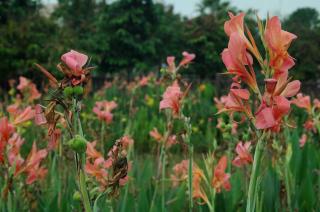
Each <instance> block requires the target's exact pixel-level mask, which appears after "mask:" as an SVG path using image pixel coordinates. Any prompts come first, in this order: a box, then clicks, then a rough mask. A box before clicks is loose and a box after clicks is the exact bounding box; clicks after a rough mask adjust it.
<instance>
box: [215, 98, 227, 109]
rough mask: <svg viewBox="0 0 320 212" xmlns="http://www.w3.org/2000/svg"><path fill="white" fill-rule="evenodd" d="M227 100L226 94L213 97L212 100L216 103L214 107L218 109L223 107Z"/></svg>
mask: <svg viewBox="0 0 320 212" xmlns="http://www.w3.org/2000/svg"><path fill="white" fill-rule="evenodd" d="M227 101H228V96H221V97H220V99H218V98H217V97H214V102H215V103H216V107H217V109H218V111H219V110H222V109H224V107H225V104H226V102H227Z"/></svg>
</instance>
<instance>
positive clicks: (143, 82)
mask: <svg viewBox="0 0 320 212" xmlns="http://www.w3.org/2000/svg"><path fill="white" fill-rule="evenodd" d="M148 82H149V77H146V76H143V77H142V78H141V79H140V81H139V86H140V87H143V86H147V85H148Z"/></svg>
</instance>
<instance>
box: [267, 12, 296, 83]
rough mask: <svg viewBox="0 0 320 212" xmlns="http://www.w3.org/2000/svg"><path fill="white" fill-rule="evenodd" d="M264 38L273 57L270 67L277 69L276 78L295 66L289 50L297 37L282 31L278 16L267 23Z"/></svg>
mask: <svg viewBox="0 0 320 212" xmlns="http://www.w3.org/2000/svg"><path fill="white" fill-rule="evenodd" d="M264 36H265V41H266V44H267V46H268V48H269V54H270V57H271V58H270V66H271V67H273V68H274V69H275V77H276V76H277V75H279V74H282V73H283V72H287V71H288V70H289V69H290V68H292V67H293V66H294V64H295V63H294V60H293V58H292V57H291V56H290V55H289V54H288V52H287V50H288V48H289V47H290V44H291V42H292V41H293V40H294V39H296V38H297V36H296V35H294V34H292V33H290V32H287V31H284V30H282V29H281V23H280V20H279V18H278V17H276V16H275V17H272V18H271V19H270V20H268V21H267V26H266V30H265V35H264Z"/></svg>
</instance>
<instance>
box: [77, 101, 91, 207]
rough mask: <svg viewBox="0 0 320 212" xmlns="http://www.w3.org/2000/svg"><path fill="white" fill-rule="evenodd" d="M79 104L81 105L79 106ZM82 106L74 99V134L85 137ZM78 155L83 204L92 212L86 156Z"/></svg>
mask: <svg viewBox="0 0 320 212" xmlns="http://www.w3.org/2000/svg"><path fill="white" fill-rule="evenodd" d="M78 104H79V105H78ZM80 104H81V102H77V100H76V99H75V98H74V99H73V108H74V115H75V119H76V120H75V121H74V132H77V133H79V134H80V135H81V136H84V134H83V130H82V125H81V120H80V115H79V113H80V110H81V108H80ZM75 154H76V162H77V166H78V178H79V187H80V192H81V197H82V202H83V206H84V209H85V211H86V212H92V208H91V204H90V199H89V195H88V191H87V185H86V181H85V173H84V170H83V166H82V164H83V163H84V162H85V156H84V155H82V157H81V155H78V154H77V153H75Z"/></svg>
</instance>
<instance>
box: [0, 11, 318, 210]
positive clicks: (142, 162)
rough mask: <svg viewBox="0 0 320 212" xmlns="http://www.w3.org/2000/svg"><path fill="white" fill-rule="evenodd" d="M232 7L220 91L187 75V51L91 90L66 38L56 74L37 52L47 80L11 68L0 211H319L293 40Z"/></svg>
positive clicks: (83, 63)
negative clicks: (226, 81)
mask: <svg viewBox="0 0 320 212" xmlns="http://www.w3.org/2000/svg"><path fill="white" fill-rule="evenodd" d="M229 16H230V20H228V21H227V22H225V24H224V29H225V33H226V36H228V37H229V43H228V46H227V47H226V48H225V50H224V51H223V52H222V53H221V59H222V61H223V63H224V64H225V66H226V72H225V74H226V75H225V76H226V78H227V77H229V76H230V78H232V82H231V83H230V89H229V90H226V91H224V92H223V94H224V95H221V96H219V95H218V94H217V92H216V88H215V85H214V84H213V83H212V82H200V83H194V82H193V81H192V79H190V78H188V79H187V78H186V77H184V74H185V73H186V72H188V67H189V66H192V63H194V62H196V59H197V57H196V55H195V54H192V53H188V52H186V51H185V52H183V53H182V56H179V55H176V57H175V56H168V57H167V64H166V66H164V67H163V68H162V69H161V70H159V72H157V73H150V74H149V75H146V76H139V77H136V78H135V79H134V80H130V81H127V80H126V79H123V78H122V77H121V76H115V77H114V78H113V80H112V81H106V82H105V84H104V86H103V87H101V88H100V89H99V90H95V91H93V90H92V87H93V86H92V83H94V82H93V81H92V80H91V73H92V72H94V71H95V70H94V67H91V66H90V62H88V61H89V58H88V56H87V55H85V54H83V53H80V52H77V51H74V50H71V51H70V52H67V53H65V54H62V56H61V61H57V63H58V65H57V69H58V70H59V71H60V72H61V74H62V75H63V77H58V76H57V77H56V76H54V75H53V74H51V72H50V70H47V69H46V68H45V67H43V66H41V64H35V66H36V67H37V69H38V70H39V72H38V73H39V78H41V79H43V80H45V81H46V86H44V87H40V86H37V85H36V84H35V83H33V82H32V81H31V80H30V79H28V78H26V77H24V76H21V77H20V78H19V79H12V80H10V82H9V84H10V90H2V91H1V96H0V102H1V103H0V172H1V175H0V189H1V190H0V192H1V196H0V211H10V212H11V211H86V212H91V211H95V212H96V211H121V212H124V211H247V212H253V211H318V210H319V208H320V144H319V141H320V101H319V100H318V99H317V98H311V97H310V96H308V95H307V94H302V93H299V91H300V87H302V86H303V83H301V82H300V81H299V80H297V79H292V78H291V77H290V76H289V75H290V72H291V71H294V64H295V62H294V61H295V60H294V58H293V57H291V56H290V55H289V53H288V49H289V47H290V44H291V42H293V41H294V40H295V42H299V40H298V38H297V37H296V36H295V35H294V34H292V33H290V32H287V31H284V30H283V29H282V28H281V23H280V21H279V18H278V17H270V18H269V19H268V20H267V21H266V22H262V21H260V20H259V19H257V23H258V26H257V28H256V29H248V28H247V27H246V25H245V24H244V16H245V14H244V13H240V14H238V15H233V14H231V13H230V14H229ZM251 32H257V33H255V34H254V35H252V34H251ZM257 43H259V46H260V43H261V44H262V47H263V48H262V49H259V48H258V47H257V46H258V45H257ZM289 70H290V71H289ZM40 91H41V92H40Z"/></svg>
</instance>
